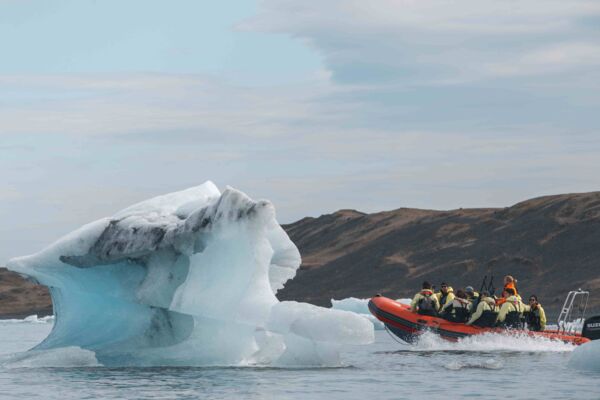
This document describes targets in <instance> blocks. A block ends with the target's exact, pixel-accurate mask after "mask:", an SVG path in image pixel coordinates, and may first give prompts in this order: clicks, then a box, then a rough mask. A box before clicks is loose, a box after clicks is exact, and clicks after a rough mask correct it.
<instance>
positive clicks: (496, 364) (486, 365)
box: [443, 358, 504, 371]
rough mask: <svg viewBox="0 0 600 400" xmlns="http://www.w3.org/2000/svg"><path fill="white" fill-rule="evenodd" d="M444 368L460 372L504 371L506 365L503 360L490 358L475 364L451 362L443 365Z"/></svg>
mask: <svg viewBox="0 0 600 400" xmlns="http://www.w3.org/2000/svg"><path fill="white" fill-rule="evenodd" d="M443 366H444V368H446V369H449V370H452V371H460V370H461V369H470V368H472V369H502V367H504V363H503V362H502V360H498V359H496V358H488V359H486V360H482V361H475V362H464V361H451V362H449V363H445V364H443Z"/></svg>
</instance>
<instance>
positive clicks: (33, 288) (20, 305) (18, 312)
mask: <svg viewBox="0 0 600 400" xmlns="http://www.w3.org/2000/svg"><path fill="white" fill-rule="evenodd" d="M33 314H37V315H39V316H43V315H50V314H52V301H51V300H50V294H49V293H48V289H47V288H46V287H45V286H40V285H35V284H33V283H31V282H28V281H26V280H25V279H23V278H22V277H21V276H20V275H19V274H15V273H14V272H11V271H8V270H6V269H4V268H0V318H24V317H27V316H28V315H33Z"/></svg>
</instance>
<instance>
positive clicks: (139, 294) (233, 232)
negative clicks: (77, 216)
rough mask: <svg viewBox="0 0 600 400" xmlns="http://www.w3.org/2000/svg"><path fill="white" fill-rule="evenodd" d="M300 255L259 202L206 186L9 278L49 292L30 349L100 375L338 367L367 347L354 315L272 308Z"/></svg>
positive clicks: (81, 238)
mask: <svg viewBox="0 0 600 400" xmlns="http://www.w3.org/2000/svg"><path fill="white" fill-rule="evenodd" d="M299 265H300V254H299V252H298V249H297V248H296V246H295V245H294V244H293V243H292V242H291V240H290V239H289V238H288V236H287V234H286V233H285V232H284V230H283V229H282V228H281V227H280V226H279V224H278V223H277V221H276V219H275V210H274V207H273V205H272V204H271V203H270V202H268V201H253V200H252V199H250V198H249V197H248V196H246V195H245V194H244V193H242V192H240V191H237V190H235V189H232V188H227V189H226V190H225V191H224V192H223V193H222V194H221V193H220V192H219V190H218V189H217V187H216V186H215V185H214V184H213V183H212V182H206V183H204V184H203V185H201V186H198V187H194V188H190V189H187V190H184V191H181V192H176V193H171V194H167V195H164V196H159V197H156V198H153V199H150V200H147V201H144V202H142V203H139V204H136V205H133V206H131V207H129V208H127V209H125V210H123V211H121V212H119V213H117V214H115V215H114V216H113V217H111V218H104V219H100V220H98V221H95V222H92V223H90V224H88V225H85V226H83V227H82V228H80V229H78V230H76V231H74V232H72V233H70V234H68V235H67V236H65V237H63V238H62V239H60V240H58V241H57V242H56V243H54V244H53V245H51V246H49V247H48V248H46V249H44V250H42V251H41V252H39V253H37V254H34V255H31V256H26V257H20V258H15V259H13V260H11V261H10V262H9V263H8V268H9V269H11V270H13V271H16V272H19V273H21V274H24V275H27V276H29V277H31V278H32V279H34V280H36V281H38V282H39V283H41V284H43V285H46V286H48V287H49V288H50V293H51V295H52V301H53V304H54V310H55V315H56V320H55V324H54V327H53V330H52V332H51V333H50V335H49V336H48V337H47V338H46V339H45V340H44V341H43V342H42V343H41V344H39V345H38V346H37V347H36V348H35V350H36V351H44V350H50V349H57V348H70V349H72V348H73V347H78V348H81V349H84V350H86V351H92V352H93V353H94V354H95V357H96V358H97V360H98V361H99V362H100V363H101V364H103V365H282V366H290V365H293V366H301V365H336V364H337V363H338V362H339V360H338V352H337V349H338V347H339V346H340V345H342V344H366V343H370V342H371V341H372V340H373V326H372V324H371V323H370V322H369V321H367V320H366V319H365V318H363V317H360V316H358V315H356V314H354V313H351V312H346V311H340V310H332V309H326V308H321V307H316V306H313V305H310V304H306V303H298V302H289V301H286V302H279V301H278V300H277V298H276V297H275V293H276V292H277V290H279V289H281V288H282V287H283V285H284V283H285V282H286V281H287V280H289V279H291V278H293V277H294V276H295V274H296V270H297V268H298V267H299Z"/></svg>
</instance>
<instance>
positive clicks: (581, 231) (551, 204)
mask: <svg viewBox="0 0 600 400" xmlns="http://www.w3.org/2000/svg"><path fill="white" fill-rule="evenodd" d="M284 228H285V229H286V231H287V232H288V234H289V235H290V237H291V238H292V240H293V241H294V242H295V243H296V245H297V246H298V247H299V249H300V253H301V254H302V257H303V264H302V267H301V269H300V271H299V272H298V275H297V276H296V278H295V279H294V280H293V281H291V282H288V284H287V285H286V287H285V288H284V289H283V291H281V292H280V293H279V295H278V297H279V298H280V299H290V300H291V299H301V300H303V301H308V302H312V303H315V304H320V305H327V304H329V301H330V299H331V298H335V299H341V298H345V297H348V296H356V297H370V296H372V295H374V294H375V293H382V294H384V295H388V296H391V297H411V296H412V295H413V294H414V293H415V291H416V290H417V289H418V288H420V285H421V282H422V281H423V280H425V279H427V280H430V281H431V282H432V283H434V284H437V285H439V283H440V282H442V281H446V282H449V283H450V284H452V285H453V286H454V287H455V288H457V287H464V286H467V285H472V286H474V287H476V288H478V287H479V285H480V283H481V281H482V278H483V276H484V275H490V274H491V273H493V274H494V276H495V281H496V284H497V286H500V285H501V284H502V283H501V279H502V277H503V276H504V275H506V274H511V275H514V276H515V277H516V278H517V279H518V287H519V290H520V291H521V293H522V294H523V295H529V294H531V293H535V294H537V295H538V297H539V298H540V300H541V301H542V303H543V304H544V306H545V307H546V309H547V311H549V312H550V314H551V316H553V315H555V314H556V313H557V312H558V309H559V308H560V306H561V305H562V302H563V301H564V298H565V296H566V294H567V292H568V291H569V290H573V289H577V288H583V289H587V290H589V291H590V303H591V304H590V306H591V307H592V311H595V312H600V192H593V193H583V194H566V195H557V196H547V197H540V198H536V199H532V200H528V201H524V202H521V203H519V204H516V205H514V206H512V207H507V208H503V209H493V208H488V209H459V210H452V211H433V210H418V209H406V208H401V209H398V210H394V211H388V212H381V213H375V214H364V213H361V212H357V211H353V210H341V211H338V212H336V213H333V214H329V215H322V216H320V217H318V218H304V219H302V220H300V221H298V222H295V223H293V224H289V225H287V226H285V227H284Z"/></svg>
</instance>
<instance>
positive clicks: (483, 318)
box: [467, 292, 498, 328]
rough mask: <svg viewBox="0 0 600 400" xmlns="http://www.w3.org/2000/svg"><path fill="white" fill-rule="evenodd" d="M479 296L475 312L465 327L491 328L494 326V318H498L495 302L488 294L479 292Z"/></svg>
mask: <svg viewBox="0 0 600 400" xmlns="http://www.w3.org/2000/svg"><path fill="white" fill-rule="evenodd" d="M480 296H481V298H480V300H479V304H477V307H476V310H475V312H474V313H473V315H472V316H471V318H470V319H469V321H468V322H467V325H474V326H480V327H482V328H491V327H493V326H495V325H496V318H498V308H497V307H496V300H495V299H494V298H493V297H490V294H489V293H488V292H481V295H480Z"/></svg>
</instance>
